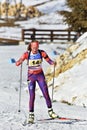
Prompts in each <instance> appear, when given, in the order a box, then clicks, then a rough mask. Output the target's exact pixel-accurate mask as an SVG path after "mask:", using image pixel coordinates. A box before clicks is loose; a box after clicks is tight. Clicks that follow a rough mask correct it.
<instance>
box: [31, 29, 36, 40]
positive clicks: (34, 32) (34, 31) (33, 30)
mask: <svg viewBox="0 0 87 130" xmlns="http://www.w3.org/2000/svg"><path fill="white" fill-rule="evenodd" d="M32 32H33V36H34V39H35V34H36V30H35V28H33V29H32Z"/></svg>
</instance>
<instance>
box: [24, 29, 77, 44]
mask: <svg viewBox="0 0 87 130" xmlns="http://www.w3.org/2000/svg"><path fill="white" fill-rule="evenodd" d="M32 36H33V37H32ZM74 37H75V32H73V31H71V30H52V29H50V30H48V29H22V41H25V42H30V41H32V40H34V38H35V39H36V40H38V41H40V42H58V41H62V42H64V41H70V40H73V39H74Z"/></svg>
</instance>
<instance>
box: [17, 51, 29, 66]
mask: <svg viewBox="0 0 87 130" xmlns="http://www.w3.org/2000/svg"><path fill="white" fill-rule="evenodd" d="M25 59H28V52H25V53H24V54H23V55H22V56H21V57H20V59H19V60H18V61H16V66H19V65H20V64H22V62H23V61H24V60H25Z"/></svg>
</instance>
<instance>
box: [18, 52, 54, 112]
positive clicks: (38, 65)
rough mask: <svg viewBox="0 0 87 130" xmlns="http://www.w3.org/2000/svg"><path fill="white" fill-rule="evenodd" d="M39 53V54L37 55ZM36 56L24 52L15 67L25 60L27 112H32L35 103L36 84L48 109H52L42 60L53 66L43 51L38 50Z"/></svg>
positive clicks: (52, 62)
mask: <svg viewBox="0 0 87 130" xmlns="http://www.w3.org/2000/svg"><path fill="white" fill-rule="evenodd" d="M39 51H40V53H39ZM39 51H38V53H37V54H33V53H32V52H30V53H29V52H25V53H24V54H23V55H22V56H21V58H20V59H19V60H18V61H17V62H16V66H19V65H20V64H21V63H22V62H23V61H24V60H25V59H26V60H28V81H29V84H28V89H29V95H30V97H29V111H30V112H34V101H35V87H36V82H37V83H38V85H39V87H40V89H41V91H42V93H43V96H44V98H45V100H46V104H47V107H48V108H51V107H52V103H51V99H50V96H49V92H48V87H47V83H46V80H45V76H44V72H43V70H42V59H43V58H44V59H45V60H46V61H47V62H48V63H49V64H51V65H54V61H52V60H51V59H50V58H49V56H48V55H47V53H46V52H45V51H43V50H39Z"/></svg>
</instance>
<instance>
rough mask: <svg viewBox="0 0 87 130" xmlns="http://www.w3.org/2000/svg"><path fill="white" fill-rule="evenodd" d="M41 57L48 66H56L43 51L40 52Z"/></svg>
mask: <svg viewBox="0 0 87 130" xmlns="http://www.w3.org/2000/svg"><path fill="white" fill-rule="evenodd" d="M42 57H43V58H44V59H45V60H46V61H47V62H48V63H49V64H50V65H56V62H55V61H53V60H51V59H50V57H49V56H48V55H47V53H46V52H45V51H42Z"/></svg>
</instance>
